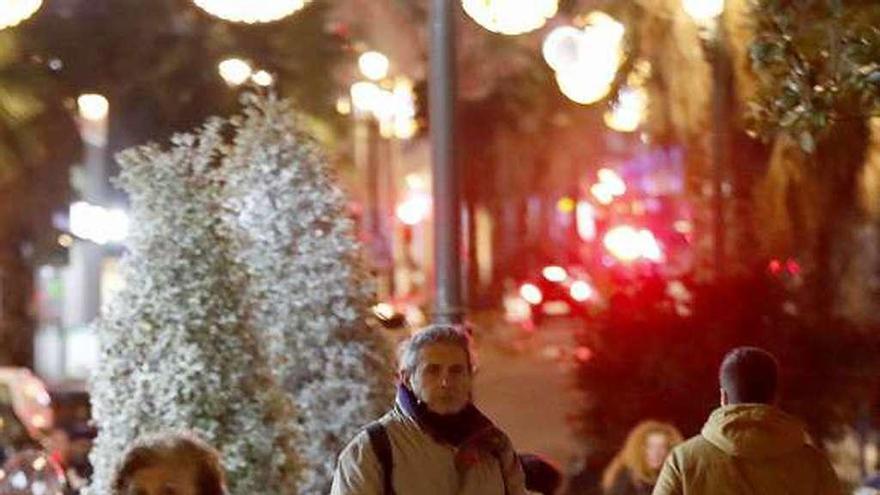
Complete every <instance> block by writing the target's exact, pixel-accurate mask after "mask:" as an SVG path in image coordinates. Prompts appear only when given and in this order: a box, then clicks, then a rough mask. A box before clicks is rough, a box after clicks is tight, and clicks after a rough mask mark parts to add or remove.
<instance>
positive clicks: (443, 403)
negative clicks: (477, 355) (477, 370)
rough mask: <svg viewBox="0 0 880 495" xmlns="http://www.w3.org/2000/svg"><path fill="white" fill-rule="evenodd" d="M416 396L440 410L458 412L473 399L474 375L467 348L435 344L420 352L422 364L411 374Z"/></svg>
mask: <svg viewBox="0 0 880 495" xmlns="http://www.w3.org/2000/svg"><path fill="white" fill-rule="evenodd" d="M408 381H409V386H410V388H411V389H412V391H413V393H415V394H416V397H418V398H419V399H421V400H422V401H423V402H425V403H426V404H427V405H428V409H429V410H431V411H432V412H435V413H437V414H455V413H457V412H459V411H461V410H462V409H464V407H465V406H466V405H467V404H468V402H470V400H471V385H472V376H471V370H470V367H469V366H468V360H467V354H466V353H465V351H464V349H462V348H461V347H459V346H456V345H453V344H431V345H428V346H426V347H424V348H422V350H421V351H420V352H419V364H418V366H417V367H416V369H415V371H414V372H413V375H412V376H411V377H409V380H408Z"/></svg>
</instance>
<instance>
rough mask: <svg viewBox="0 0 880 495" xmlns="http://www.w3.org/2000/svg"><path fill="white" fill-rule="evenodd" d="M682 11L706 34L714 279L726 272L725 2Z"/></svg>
mask: <svg viewBox="0 0 880 495" xmlns="http://www.w3.org/2000/svg"><path fill="white" fill-rule="evenodd" d="M683 6H684V9H685V11H686V12H687V13H688V15H690V16H691V17H692V18H693V19H694V21H695V22H696V23H697V25H698V26H700V28H701V29H704V30H705V34H706V36H705V38H704V41H705V46H706V49H707V50H706V51H707V52H708V53H709V58H710V62H711V63H712V138H711V143H710V148H711V149H710V156H711V163H712V239H713V264H714V271H715V278H716V279H718V278H722V277H723V276H724V272H725V263H726V253H725V251H726V249H725V248H726V244H727V229H726V225H725V219H724V194H725V188H724V177H725V173H726V171H727V168H728V167H727V160H728V157H729V153H728V148H729V146H728V129H729V125H730V124H729V120H730V119H729V117H730V114H729V104H730V77H731V67H730V60H729V58H728V55H727V51H726V49H725V42H726V34H725V29H724V22H723V21H722V19H721V16H722V15H723V13H724V0H685V1H684V2H683Z"/></svg>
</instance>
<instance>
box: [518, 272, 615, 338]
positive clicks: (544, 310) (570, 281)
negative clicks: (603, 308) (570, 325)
mask: <svg viewBox="0 0 880 495" xmlns="http://www.w3.org/2000/svg"><path fill="white" fill-rule="evenodd" d="M515 289H516V291H515V293H508V294H507V296H506V297H505V302H504V305H505V313H506V315H507V319H508V321H512V322H519V323H523V324H525V325H527V326H536V325H540V324H541V323H542V322H543V321H544V320H545V319H546V318H548V317H555V316H567V317H577V318H587V317H589V316H590V315H591V314H592V313H593V310H594V309H595V308H596V306H597V305H598V304H600V302H601V296H600V294H599V292H598V291H597V290H596V287H595V286H594V285H593V281H592V278H591V277H590V276H589V274H588V273H587V271H586V269H584V268H583V267H581V266H579V265H568V266H561V265H546V266H544V267H543V268H541V269H540V271H539V272H538V273H536V274H534V275H533V276H531V277H528V278H526V279H524V280H522V281H520V282H519V283H518V284H517V285H516V288H515Z"/></svg>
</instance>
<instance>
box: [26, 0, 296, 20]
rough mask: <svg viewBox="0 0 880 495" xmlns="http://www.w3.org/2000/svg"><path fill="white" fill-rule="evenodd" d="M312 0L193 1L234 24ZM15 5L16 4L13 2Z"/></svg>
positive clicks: (274, 16) (284, 12)
mask: <svg viewBox="0 0 880 495" xmlns="http://www.w3.org/2000/svg"><path fill="white" fill-rule="evenodd" d="M310 1H311V0H193V2H194V3H195V4H196V5H198V6H199V7H200V8H201V9H202V10H204V11H205V12H207V13H209V14H211V15H213V16H216V17H219V18H221V19H224V20H227V21H232V22H244V23H247V24H256V23H265V22H273V21H277V20H280V19H283V18H285V17H287V16H289V15H291V14H293V13H295V12H296V11H298V10H300V9H302V8H303V7H305V6H306V4H308V3H309V2H310ZM13 3H15V2H13Z"/></svg>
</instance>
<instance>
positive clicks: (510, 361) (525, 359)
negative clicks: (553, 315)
mask: <svg viewBox="0 0 880 495" xmlns="http://www.w3.org/2000/svg"><path fill="white" fill-rule="evenodd" d="M472 319H473V320H474V322H475V324H476V332H475V333H476V336H477V352H478V366H479V369H478V371H477V377H476V383H475V386H474V394H475V401H476V403H477V405H478V406H479V407H480V408H481V409H482V410H484V411H485V412H486V413H487V414H488V415H489V416H490V417H491V418H492V419H493V420H495V421H496V422H497V423H498V425H499V426H500V427H501V428H503V429H504V430H505V431H506V432H507V433H508V434H509V435H510V437H511V439H512V440H513V443H514V445H515V446H516V448H517V450H518V451H520V452H532V453H539V454H543V455H546V456H549V457H550V458H552V459H554V460H555V461H557V462H558V463H559V464H560V465H561V466H563V467H564V466H565V465H567V464H568V463H569V462H570V461H572V460H573V459H575V458H577V457H578V456H579V455H580V453H581V452H582V451H583V448H582V446H581V443H580V441H579V439H578V438H576V436H575V433H574V431H573V429H572V428H571V426H570V425H569V423H568V421H567V418H568V417H569V416H570V415H572V414H574V413H576V411H577V409H578V407H579V404H581V400H582V399H581V396H580V394H579V392H578V391H577V390H575V388H574V374H573V367H572V366H571V363H570V362H569V361H566V360H564V359H560V358H559V357H558V349H560V348H567V349H571V347H572V346H573V344H572V342H571V335H572V332H571V325H572V324H573V323H572V322H566V321H565V320H559V321H554V322H552V323H549V324H548V325H546V326H545V327H542V328H539V329H538V330H537V331H536V332H535V333H534V334H532V335H531V336H528V337H526V336H525V335H526V334H524V333H523V331H522V330H521V329H519V328H516V327H514V326H512V325H509V324H507V323H506V322H504V321H503V318H501V317H500V315H497V314H478V315H473V317H472Z"/></svg>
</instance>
